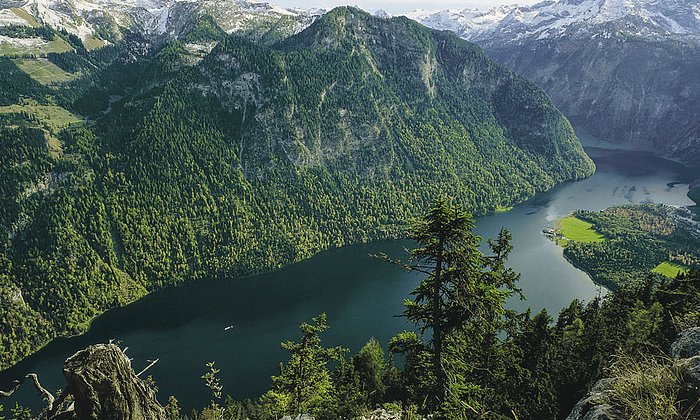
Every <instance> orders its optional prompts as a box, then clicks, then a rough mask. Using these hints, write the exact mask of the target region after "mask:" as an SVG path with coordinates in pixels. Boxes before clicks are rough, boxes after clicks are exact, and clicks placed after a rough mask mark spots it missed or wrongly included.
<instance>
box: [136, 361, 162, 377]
mask: <svg viewBox="0 0 700 420" xmlns="http://www.w3.org/2000/svg"><path fill="white" fill-rule="evenodd" d="M159 360H160V359H156V360H148V362H151V363H150V364H149V365H148V366H146V367H145V368H143V370H142V371H141V372H139V373H137V374H136V376H137V377H138V376H141V374H143V373H144V372H145V371H147V370H148V369H150V368H152V367H153V365H155V364H156V363H158V361H159Z"/></svg>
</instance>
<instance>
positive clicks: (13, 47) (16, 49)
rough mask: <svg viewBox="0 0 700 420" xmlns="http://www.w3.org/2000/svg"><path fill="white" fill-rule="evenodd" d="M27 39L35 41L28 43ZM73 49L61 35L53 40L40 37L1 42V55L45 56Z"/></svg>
mask: <svg viewBox="0 0 700 420" xmlns="http://www.w3.org/2000/svg"><path fill="white" fill-rule="evenodd" d="M27 40H35V41H34V42H33V43H27V42H28V41H27ZM23 43H26V44H23ZM72 50H73V47H71V46H70V44H68V43H67V42H66V41H65V40H64V39H63V38H61V37H56V38H55V39H54V40H53V41H45V40H43V39H40V38H23V39H22V40H19V39H18V40H17V41H14V40H13V41H12V42H0V55H2V56H7V57H22V56H27V55H33V56H45V55H46V54H48V53H52V52H55V53H64V52H67V51H72Z"/></svg>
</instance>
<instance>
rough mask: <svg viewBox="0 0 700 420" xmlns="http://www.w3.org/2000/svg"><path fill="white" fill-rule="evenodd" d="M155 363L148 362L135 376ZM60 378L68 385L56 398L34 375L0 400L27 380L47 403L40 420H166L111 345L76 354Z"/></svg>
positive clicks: (1, 394) (4, 393)
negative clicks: (29, 380)
mask: <svg viewBox="0 0 700 420" xmlns="http://www.w3.org/2000/svg"><path fill="white" fill-rule="evenodd" d="M156 362H157V360H155V361H151V362H150V364H149V365H148V366H147V367H146V368H145V369H143V370H142V371H141V372H139V375H140V374H142V373H144V372H145V371H146V370H148V369H149V368H151V367H152V366H153V365H155V363H156ZM63 374H64V376H65V377H66V381H67V382H68V385H67V386H66V388H65V390H64V391H63V392H61V393H60V394H59V395H58V397H54V395H53V394H51V392H49V391H48V390H47V389H46V388H44V387H43V386H42V385H41V382H40V381H39V377H38V376H37V375H36V374H34V373H30V374H28V375H26V376H25V378H24V379H23V380H22V381H19V380H18V381H15V383H14V386H13V388H12V389H11V390H9V391H0V397H9V396H11V395H12V394H13V393H14V392H15V391H16V390H17V389H18V388H19V387H20V385H22V382H24V380H26V379H31V380H32V382H33V384H34V387H35V388H36V389H37V391H39V394H40V395H41V396H42V397H43V399H44V400H45V401H46V403H47V407H46V410H45V411H44V413H43V415H42V418H44V419H48V420H63V419H80V420H83V419H84V420H92V419H115V420H117V419H118V420H161V419H162V420H165V419H166V416H165V411H164V409H163V407H162V406H161V405H160V404H159V403H158V400H157V399H156V393H155V390H154V389H153V388H152V387H151V385H149V384H148V383H147V382H146V381H144V380H142V379H140V378H139V377H138V375H137V374H136V373H135V372H134V370H133V369H132V367H131V361H130V360H129V358H128V357H127V356H126V355H125V354H124V352H123V351H122V350H121V349H120V348H119V347H117V346H116V345H114V344H98V345H94V346H90V347H88V348H86V349H84V350H81V351H79V352H77V353H76V354H74V355H73V356H71V357H69V358H68V359H67V360H66V362H65V365H64V367H63Z"/></svg>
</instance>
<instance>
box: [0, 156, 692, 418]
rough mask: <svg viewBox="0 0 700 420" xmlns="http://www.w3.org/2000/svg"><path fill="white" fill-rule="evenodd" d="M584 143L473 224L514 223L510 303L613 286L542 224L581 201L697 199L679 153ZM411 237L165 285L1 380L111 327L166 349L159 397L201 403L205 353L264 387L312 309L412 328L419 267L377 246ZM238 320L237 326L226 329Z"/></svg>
mask: <svg viewBox="0 0 700 420" xmlns="http://www.w3.org/2000/svg"><path fill="white" fill-rule="evenodd" d="M589 153H590V154H591V155H592V156H593V158H594V161H595V162H596V165H597V167H598V171H597V172H596V174H595V175H593V176H592V177H591V178H588V179H585V180H581V181H576V182H572V183H567V184H564V185H560V186H557V187H555V188H554V189H553V190H552V191H550V192H546V193H543V194H539V195H537V196H536V197H534V198H533V199H531V200H529V201H527V202H525V203H523V204H521V205H518V206H516V207H515V208H514V209H512V210H510V211H509V212H506V213H501V214H493V215H488V216H483V217H480V218H479V219H478V222H477V229H476V232H477V234H479V235H480V236H482V237H483V238H493V237H495V236H496V235H497V234H498V231H499V229H501V228H502V227H506V228H507V229H509V230H510V232H511V233H512V234H513V246H514V249H515V251H514V252H513V254H512V255H511V258H510V265H511V266H512V267H513V268H514V269H515V270H516V271H518V272H520V273H522V278H521V280H520V286H521V287H522V288H523V291H524V293H525V296H526V298H527V300H525V301H520V300H517V299H513V300H512V301H510V302H509V307H510V308H512V309H515V310H518V311H525V310H526V309H528V308H530V309H531V310H532V311H533V312H534V313H536V312H538V311H540V310H542V309H546V310H547V311H548V312H549V313H552V314H556V313H558V312H559V311H561V310H562V309H563V308H565V307H566V306H568V305H569V304H570V302H571V301H572V300H574V299H580V300H584V301H588V300H591V299H594V298H595V297H597V296H600V295H605V294H606V293H607V290H606V289H605V288H602V289H601V287H600V286H597V285H596V284H595V283H593V282H592V281H591V278H590V277H589V276H588V275H587V274H586V273H585V272H583V271H581V270H579V269H577V268H575V267H574V266H572V265H571V263H570V262H569V261H567V259H566V258H565V256H564V253H563V252H562V249H561V247H559V246H558V245H557V244H555V243H554V242H552V241H550V240H548V239H547V238H546V237H545V236H544V235H542V229H543V228H544V227H546V226H549V225H553V224H554V222H555V221H556V220H559V219H560V218H562V217H564V216H566V215H567V214H569V213H570V212H572V211H575V210H579V209H586V210H590V211H598V210H602V209H606V208H608V207H611V206H618V205H624V204H632V203H645V202H656V203H667V204H670V205H675V206H687V205H690V204H692V202H691V201H690V200H689V199H688V198H687V197H686V192H687V189H686V187H685V185H678V186H676V187H673V188H670V187H669V186H668V185H667V184H668V183H669V182H672V181H687V179H688V178H689V177H692V176H693V172H692V171H688V170H687V169H685V168H684V167H683V166H682V165H679V164H677V163H674V162H670V161H665V160H663V159H660V158H657V157H654V156H653V155H652V154H650V153H648V152H634V151H615V150H605V149H589ZM640 167H641V168H645V169H644V170H643V171H640ZM406 246H410V243H408V242H407V241H405V240H399V241H380V242H372V243H369V244H366V245H354V246H346V247H342V248H339V249H335V250H331V251H325V252H322V253H321V254H319V255H317V256H314V257H312V258H310V259H309V260H306V261H304V262H302V263H299V264H295V265H291V266H289V267H285V268H283V269H281V270H278V271H274V272H271V273H268V274H261V275H258V276H254V277H250V278H246V279H240V280H237V281H231V280H229V279H226V280H219V281H214V282H206V283H197V284H189V285H184V286H180V287H176V288H173V289H167V290H163V291H159V292H156V293H153V294H151V295H149V296H147V297H145V298H143V299H141V300H139V301H138V302H135V303H132V304H130V305H128V306H126V307H125V308H121V309H114V310H111V311H109V312H108V313H106V314H104V315H102V316H100V317H98V318H97V319H96V320H95V321H94V322H93V323H92V326H91V328H90V330H88V332H87V333H85V334H84V335H81V336H79V337H73V338H69V339H59V340H57V341H55V342H53V343H51V344H49V345H48V346H47V347H46V348H44V349H42V350H40V351H39V352H38V353H37V354H36V355H33V356H30V357H28V358H27V359H25V360H24V361H23V362H20V363H19V364H18V365H17V366H16V367H14V368H12V369H9V370H7V371H5V372H3V373H2V375H0V380H1V381H2V382H7V383H9V382H10V381H11V380H12V378H14V377H16V376H17V375H18V374H19V373H20V372H25V371H36V372H40V373H41V375H42V378H43V380H44V384H45V385H51V386H53V387H58V386H59V385H60V384H61V382H62V380H63V379H62V377H61V375H60V366H61V364H62V363H63V360H64V359H65V358H66V357H67V356H69V355H70V354H72V353H73V352H75V351H77V350H79V349H80V348H83V347H84V346H86V345H88V344H90V343H95V342H106V341H108V340H110V339H116V340H120V341H122V342H123V345H124V346H128V347H129V348H130V350H129V353H130V354H131V356H132V357H134V363H135V365H137V366H140V364H145V360H147V359H153V358H156V357H158V358H160V359H161V361H160V362H159V365H157V366H155V367H154V368H152V370H151V372H152V374H153V376H154V378H155V379H156V381H157V382H158V384H159V388H160V390H161V391H160V392H161V394H160V395H161V399H162V400H166V399H167V396H168V395H176V396H177V397H178V399H179V400H180V403H181V404H182V406H183V407H184V408H186V409H189V408H194V407H200V406H202V405H203V404H204V403H205V402H206V401H207V398H208V391H207V389H206V388H205V387H204V386H203V385H201V381H200V380H199V375H200V371H201V369H202V366H204V363H206V362H207V361H209V360H216V361H217V365H218V366H219V367H220V368H221V369H222V373H221V378H222V380H223V384H224V386H225V387H226V390H227V391H226V392H228V393H231V394H232V395H233V396H234V397H235V398H237V399H243V398H249V397H257V396H258V395H260V394H261V393H262V392H264V391H265V390H266V389H267V387H268V386H269V377H270V375H272V374H274V373H275V372H276V366H277V362H278V361H279V360H282V359H283V357H284V352H282V351H281V350H279V349H278V346H277V343H278V342H280V341H284V340H287V339H291V338H293V337H294V335H295V332H296V326H297V325H298V324H299V323H300V322H302V321H304V320H306V319H309V318H310V317H311V316H313V315H315V314H317V313H320V312H322V311H325V312H327V313H328V316H329V322H330V323H331V325H332V328H331V330H330V331H329V333H328V335H327V337H326V340H327V342H328V343H329V344H331V345H336V344H342V345H344V346H348V347H350V349H351V351H353V352H355V351H357V350H359V348H360V347H361V346H362V345H363V344H364V343H365V341H366V340H367V337H369V336H372V337H374V338H376V339H378V340H379V341H380V342H382V343H386V342H388V340H389V339H390V338H391V337H392V336H393V335H394V334H396V333H397V332H399V331H401V330H402V329H404V328H408V325H407V324H406V323H405V321H404V320H403V319H401V318H396V317H395V315H398V314H400V313H401V310H402V305H401V302H402V301H403V299H404V298H407V297H408V296H409V295H408V294H409V292H410V291H411V289H412V288H413V287H415V285H416V282H417V281H418V277H417V276H415V275H414V274H410V273H405V272H402V271H401V270H397V269H395V268H393V267H391V266H390V265H387V264H386V263H385V262H383V261H380V260H377V259H374V258H372V257H371V256H370V254H377V253H380V252H387V253H389V254H390V255H391V256H393V257H395V258H398V257H400V256H401V254H402V252H403V248H404V247H406ZM567 252H568V251H567ZM635 274H636V273H635ZM644 275H645V274H644V273H642V274H641V278H643V277H644ZM594 278H595V279H596V280H598V281H601V282H604V284H607V283H608V282H606V281H604V279H603V278H598V277H594ZM638 278H639V277H638ZM231 324H233V325H234V328H233V329H232V330H231V331H225V330H224V327H225V326H227V325H231ZM172 366H177V367H178V368H177V369H172ZM32 398H33V397H32V390H31V389H27V390H25V391H24V392H22V393H20V394H18V396H17V400H19V401H29V400H32ZM35 401H36V400H35ZM36 402H37V403H38V401H36Z"/></svg>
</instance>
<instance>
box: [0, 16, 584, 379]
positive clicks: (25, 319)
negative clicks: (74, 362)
mask: <svg viewBox="0 0 700 420" xmlns="http://www.w3.org/2000/svg"><path fill="white" fill-rule="evenodd" d="M3 30H6V31H7V30H14V29H12V28H10V29H7V28H6V29H3ZM37 31H39V30H38V29H37ZM41 31H43V32H42V33H41V36H44V37H46V38H51V39H53V40H59V41H60V42H61V43H64V44H65V45H68V46H70V51H66V52H55V53H51V54H49V55H47V56H46V57H0V69H1V70H2V71H0V121H1V122H2V124H1V126H0V194H1V196H2V200H1V202H0V303H1V304H0V355H1V356H0V368H4V367H7V366H10V365H11V364H13V363H14V362H16V361H17V360H19V359H21V358H23V357H24V356H26V355H28V354H30V353H32V352H33V351H35V350H36V349H38V348H39V347H41V346H42V345H44V344H46V343H47V342H48V341H49V340H51V339H52V338H55V337H58V336H62V335H70V334H76V333H80V332H83V331H85V330H86V328H87V327H88V326H89V323H90V320H91V319H92V318H93V317H95V316H96V315H98V314H100V313H102V312H104V311H105V310H107V309H110V308H114V307H117V306H121V305H124V304H126V303H129V302H132V301H134V300H135V299H138V298H139V297H142V296H144V295H145V294H147V293H148V292H149V291H152V290H155V289H158V288H161V287H165V286H171V285H176V284H180V283H183V282H187V281H200V280H206V279H212V278H236V277H239V276H244V275H248V274H252V273H256V272H261V271H264V270H269V269H274V268H278V267H280V266H282V265H285V264H288V263H291V262H294V261H298V260H300V259H303V258H307V257H309V256H311V255H313V254H314V253H316V252H318V251H320V250H323V249H327V248H331V247H339V246H342V245H344V244H349V243H358V242H365V241H370V240H375V239H380V238H386V237H394V236H399V235H402V232H403V227H404V226H405V225H406V223H407V221H408V220H410V219H411V218H412V217H414V216H416V215H418V214H419V213H420V212H421V211H422V209H423V208H424V207H425V206H426V205H427V203H429V202H430V201H431V200H432V199H433V198H435V197H436V196H437V195H438V194H439V192H440V191H449V192H450V194H453V195H454V196H456V197H459V202H460V203H461V204H463V205H465V207H466V208H468V209H470V211H472V212H474V213H475V214H484V213H487V212H490V211H493V210H495V209H498V208H501V207H508V206H510V205H512V204H514V203H518V202H521V201H523V200H525V199H527V198H529V197H531V196H532V195H533V194H535V193H536V192H540V191H544V190H547V189H549V188H551V187H553V186H554V185H555V184H557V183H559V182H562V181H566V180H571V179H579V178H582V177H585V176H588V175H590V174H591V173H592V172H593V170H594V166H593V163H592V162H591V160H590V159H589V158H588V157H587V156H586V155H585V153H584V152H583V150H582V148H581V145H580V143H579V141H578V139H577V138H576V136H575V134H574V132H573V130H572V128H571V125H570V124H569V122H568V121H567V120H566V119H565V118H564V117H563V116H562V115H561V113H560V112H559V111H558V110H556V108H554V107H553V106H552V105H551V103H550V102H549V100H548V99H547V97H546V96H545V95H544V94H543V93H542V92H541V91H540V90H539V89H537V88H536V87H535V86H534V85H533V84H531V83H529V82H527V81H526V80H524V79H523V78H521V77H519V76H517V75H515V74H514V73H512V72H511V71H509V70H507V69H505V68H504V67H501V66H499V65H497V64H495V63H493V62H492V61H490V60H489V59H488V58H487V57H486V56H485V55H484V54H483V53H482V52H481V51H480V50H479V49H478V48H477V47H475V46H473V45H471V44H469V43H467V42H465V41H462V40H460V39H459V38H457V37H456V36H455V35H451V34H448V33H444V32H435V31H431V30H428V29H426V28H424V27H422V26H420V25H419V24H417V23H415V22H413V21H409V20H408V19H404V18H396V19H391V20H386V19H378V18H374V17H372V16H370V15H368V14H366V13H364V12H361V11H359V10H357V9H353V8H339V9H336V10H334V11H333V12H331V13H328V14H326V15H325V16H323V17H322V18H320V19H319V20H318V21H317V22H316V23H315V24H314V25H312V26H311V27H309V28H307V29H306V30H304V31H303V32H301V33H299V34H298V35H296V36H293V37H291V38H288V39H285V40H281V41H278V42H271V41H269V40H268V41H266V43H267V44H269V45H267V46H264V45H260V44H256V43H254V42H253V41H251V40H250V39H248V38H245V37H239V36H235V35H226V34H225V33H224V32H223V31H221V30H220V29H219V28H218V27H217V26H216V25H215V24H214V23H213V21H212V20H211V19H208V18H207V17H206V16H203V17H202V18H201V19H199V20H197V21H196V22H194V23H193V25H191V27H190V30H189V32H188V33H186V34H183V35H182V36H181V37H180V38H179V39H178V40H176V41H174V42H169V43H166V44H163V45H153V44H149V43H148V42H147V41H146V40H145V39H143V38H142V37H141V36H140V35H138V34H136V33H129V32H126V33H125V35H124V37H123V39H121V40H118V42H115V43H113V44H111V45H107V46H104V47H102V48H99V49H93V50H90V51H88V49H86V48H85V46H84V45H82V43H81V41H80V39H79V38H77V37H75V36H72V35H68V34H67V33H62V32H57V31H54V30H51V29H48V28H44V29H42V30H41ZM44 32H45V33H44ZM32 66H42V68H47V69H51V73H49V74H42V76H41V77H39V76H37V75H36V73H32V72H29V73H28V72H27V71H26V69H28V68H34V67H32ZM30 73H31V74H32V76H30ZM57 75H60V78H59V77H58V76H57ZM52 77H53V78H52Z"/></svg>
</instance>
